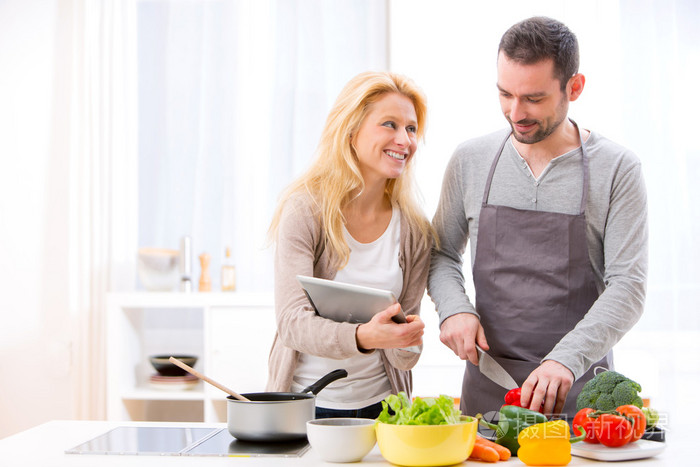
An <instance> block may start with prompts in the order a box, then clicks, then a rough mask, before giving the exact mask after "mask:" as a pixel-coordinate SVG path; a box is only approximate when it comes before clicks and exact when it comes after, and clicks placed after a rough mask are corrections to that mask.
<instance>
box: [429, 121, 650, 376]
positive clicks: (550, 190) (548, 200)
mask: <svg viewBox="0 0 700 467" xmlns="http://www.w3.org/2000/svg"><path fill="white" fill-rule="evenodd" d="M507 134H508V131H506V130H502V131H498V132H495V133H492V134H489V135H486V136H483V137H480V138H476V139H473V140H469V141H466V142H464V143H462V144H461V145H460V146H458V147H457V149H456V151H455V153H454V154H453V156H452V158H451V159H450V161H449V163H448V166H447V169H446V171H445V177H444V180H443V185H442V193H441V196H440V203H439V205H438V208H437V211H436V213H435V217H434V219H433V225H434V226H435V228H436V230H437V233H438V235H439V239H440V249H439V250H434V251H433V254H432V260H431V266H430V276H429V279H428V293H429V295H430V297H431V298H432V300H433V302H435V306H436V308H437V312H438V314H439V317H440V324H442V322H443V321H444V320H445V319H447V318H448V317H450V316H452V315H454V314H457V313H473V314H476V315H477V316H478V313H477V311H476V309H475V307H474V305H473V304H472V302H471V301H470V299H469V297H467V295H466V292H465V287H464V275H463V274H462V266H463V255H464V253H465V250H466V245H467V241H468V242H469V243H470V247H471V248H470V250H471V258H472V266H473V264H474V257H475V253H476V247H477V244H476V242H477V233H478V227H479V212H480V209H481V202H482V197H483V193H484V187H485V184H486V178H487V175H488V171H489V168H490V167H491V163H492V162H493V159H494V157H495V156H496V151H497V150H498V147H499V145H500V143H501V142H502V141H503V138H505V137H506V135H507ZM585 145H586V149H587V153H588V157H589V164H590V188H589V197H588V204H587V206H586V223H587V231H586V235H587V242H588V253H589V256H590V260H591V265H592V267H593V272H594V275H595V279H596V287H597V289H598V291H599V293H600V297H599V298H598V300H596V302H595V303H594V304H593V306H592V307H591V309H590V310H589V311H588V313H587V314H586V315H585V317H584V318H583V319H582V320H581V321H580V322H579V323H578V324H577V325H576V327H575V328H574V329H573V330H571V331H570V332H569V333H567V334H566V335H565V336H564V337H563V338H562V339H561V341H560V342H559V343H558V344H557V345H556V346H555V347H554V348H553V349H552V351H551V352H550V353H549V354H548V355H546V356H545V357H544V358H543V360H555V361H557V362H559V363H561V364H563V365H564V366H566V367H567V368H569V369H570V370H571V371H572V373H573V374H574V377H575V378H577V379H578V378H579V377H580V376H582V375H583V374H584V373H585V372H586V370H588V368H590V366H591V365H592V364H593V363H595V362H597V361H598V360H600V359H601V358H602V357H603V356H605V354H606V353H607V352H608V351H609V350H610V349H612V347H613V345H615V343H617V342H618V341H619V340H620V338H622V336H623V335H624V334H625V333H626V332H627V331H628V330H629V329H630V328H631V327H632V326H633V325H634V324H635V323H636V322H637V321H638V320H639V318H640V316H641V314H642V312H643V309H644V297H645V294H646V274H647V262H648V253H647V243H648V230H647V202H646V188H645V186H644V180H643V177H642V170H641V165H640V162H639V160H638V159H637V157H636V156H635V155H634V154H633V153H632V152H630V151H629V150H627V149H625V148H624V147H622V146H620V145H618V144H616V143H614V142H612V141H610V140H608V139H606V138H604V137H602V136H601V135H599V134H597V133H594V132H591V134H590V136H589V137H588V139H587V141H586V142H585ZM581 157H582V152H581V148H577V149H575V150H573V151H570V152H568V153H566V154H563V155H561V156H559V157H557V158H555V159H553V160H552V161H551V162H550V164H549V165H548V166H547V168H546V169H545V170H544V171H543V172H542V174H541V175H540V176H539V178H538V179H537V180H535V178H534V177H533V175H532V172H531V171H530V169H529V167H528V165H527V163H526V162H525V160H524V159H523V158H522V157H520V155H519V154H518V153H517V151H516V150H515V148H514V146H513V145H512V143H511V142H508V143H506V146H505V148H504V149H503V155H502V156H501V159H500V160H499V162H498V166H497V167H496V171H495V173H494V177H493V183H492V185H491V191H490V194H489V200H488V201H489V203H490V204H494V205H503V206H509V207H513V208H517V209H528V210H536V211H549V212H561V213H567V214H577V213H578V212H579V209H580V204H581V195H582V183H583V180H582V167H581ZM487 339H488V336H487Z"/></svg>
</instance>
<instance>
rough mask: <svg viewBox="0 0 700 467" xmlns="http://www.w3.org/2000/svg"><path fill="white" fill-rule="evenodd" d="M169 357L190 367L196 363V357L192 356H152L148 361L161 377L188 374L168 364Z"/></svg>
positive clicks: (172, 364)
mask: <svg viewBox="0 0 700 467" xmlns="http://www.w3.org/2000/svg"><path fill="white" fill-rule="evenodd" d="M171 356H172V357H175V358H177V359H178V360H180V361H181V362H182V363H184V364H186V365H189V366H192V367H193V366H194V364H195V363H197V357H195V356H194V355H153V356H151V357H149V358H148V360H149V361H150V362H151V365H153V368H155V369H156V371H157V372H158V374H159V375H161V376H184V375H186V374H188V373H187V372H186V371H185V370H183V369H182V368H180V367H179V366H177V365H175V364H174V363H171V362H170V357H171Z"/></svg>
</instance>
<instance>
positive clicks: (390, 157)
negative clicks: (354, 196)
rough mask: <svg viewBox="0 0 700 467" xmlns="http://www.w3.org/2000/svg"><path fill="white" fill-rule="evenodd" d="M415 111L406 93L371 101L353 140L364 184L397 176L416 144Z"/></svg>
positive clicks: (391, 94) (393, 93) (388, 95)
mask: <svg viewBox="0 0 700 467" xmlns="http://www.w3.org/2000/svg"><path fill="white" fill-rule="evenodd" d="M417 125H418V124H417V118H416V110H415V108H414V106H413V102H412V101H411V100H410V99H409V98H408V97H406V96H404V95H402V94H398V93H395V92H392V93H388V94H385V95H384V96H382V97H381V98H380V99H379V100H378V101H376V102H375V103H373V104H372V105H371V106H370V108H369V111H368V112H367V115H366V116H365V119H364V120H363V121H362V124H360V128H359V129H358V131H357V133H356V134H355V135H354V137H353V140H352V143H353V147H354V148H355V152H356V153H357V158H358V160H359V167H360V172H362V177H363V179H364V181H365V184H370V183H372V182H375V181H386V180H387V179H392V178H397V177H398V176H399V175H401V173H402V172H403V169H404V167H405V166H406V163H407V162H408V160H409V159H410V158H411V157H412V156H413V153H414V152H415V151H416V147H417V145H418V142H417V137H416V131H417Z"/></svg>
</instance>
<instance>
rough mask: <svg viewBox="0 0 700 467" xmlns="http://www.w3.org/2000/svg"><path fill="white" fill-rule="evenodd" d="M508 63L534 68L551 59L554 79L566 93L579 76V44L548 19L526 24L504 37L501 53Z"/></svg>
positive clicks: (538, 18) (540, 18) (525, 21)
mask: <svg viewBox="0 0 700 467" xmlns="http://www.w3.org/2000/svg"><path fill="white" fill-rule="evenodd" d="M501 51H503V53H504V54H505V55H506V57H508V59H510V60H513V61H515V62H518V63H522V64H524V65H532V64H535V63H538V62H540V61H542V60H546V59H548V58H551V59H552V60H553V61H554V77H555V78H557V79H558V80H559V82H560V83H561V89H562V91H563V90H565V89H566V84H567V83H568V82H569V78H571V77H572V76H574V75H575V74H576V73H578V60H579V58H578V41H577V40H576V36H575V35H574V33H573V32H571V31H570V30H569V28H567V27H566V25H564V24H563V23H561V22H559V21H557V20H555V19H552V18H547V17H545V16H535V17H533V18H529V19H526V20H523V21H521V22H519V23H517V24H515V25H513V26H511V28H510V29H508V30H507V31H506V33H505V34H503V37H502V38H501V43H500V44H499V45H498V52H499V53H500V52H501Z"/></svg>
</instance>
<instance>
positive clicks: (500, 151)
mask: <svg viewBox="0 0 700 467" xmlns="http://www.w3.org/2000/svg"><path fill="white" fill-rule="evenodd" d="M512 134H513V132H512V131H511V132H510V133H508V135H506V137H505V138H504V139H503V142H502V143H501V147H499V148H498V152H497V153H496V158H495V159H494V160H493V163H492V164H491V170H489V176H488V177H487V178H486V186H485V187H484V197H483V199H482V200H481V205H482V206H486V204H487V202H488V199H489V191H491V181H492V180H493V173H494V172H495V171H496V165H498V159H500V158H501V154H503V148H505V147H506V143H507V142H508V138H510V135H512Z"/></svg>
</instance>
